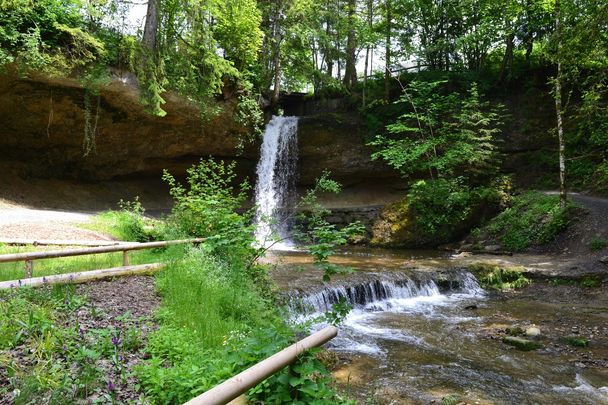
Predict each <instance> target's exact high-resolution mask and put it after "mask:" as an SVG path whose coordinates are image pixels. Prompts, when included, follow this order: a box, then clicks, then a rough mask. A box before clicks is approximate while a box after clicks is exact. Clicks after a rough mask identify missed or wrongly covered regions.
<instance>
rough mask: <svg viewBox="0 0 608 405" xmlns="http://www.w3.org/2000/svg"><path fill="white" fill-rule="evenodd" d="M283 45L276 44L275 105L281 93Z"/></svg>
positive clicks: (273, 91) (273, 98) (273, 97)
mask: <svg viewBox="0 0 608 405" xmlns="http://www.w3.org/2000/svg"><path fill="white" fill-rule="evenodd" d="M280 45H281V44H280V43H277V44H276V49H275V51H274V80H273V87H274V88H273V90H272V103H273V104H275V103H276V102H277V101H278V100H279V93H280V91H281V50H280V49H281V46H280Z"/></svg>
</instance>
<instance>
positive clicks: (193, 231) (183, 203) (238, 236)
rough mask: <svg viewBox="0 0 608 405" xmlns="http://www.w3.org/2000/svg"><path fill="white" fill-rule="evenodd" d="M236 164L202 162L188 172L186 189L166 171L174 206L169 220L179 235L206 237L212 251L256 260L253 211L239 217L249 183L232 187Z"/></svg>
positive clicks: (165, 176) (164, 176)
mask: <svg viewBox="0 0 608 405" xmlns="http://www.w3.org/2000/svg"><path fill="white" fill-rule="evenodd" d="M234 168H235V163H234V162H233V163H224V162H223V161H215V160H213V159H211V158H210V159H207V160H204V159H201V161H200V163H199V164H198V165H195V166H193V167H191V168H189V169H188V170H187V186H183V185H181V184H180V183H178V182H177V181H176V180H175V178H174V177H173V176H172V175H171V174H169V172H167V171H165V173H164V175H163V179H164V180H165V181H166V182H167V184H168V185H169V187H170V189H171V190H170V193H171V196H172V197H173V200H174V207H173V210H172V212H171V215H170V217H169V218H168V222H169V227H170V228H172V229H173V230H174V232H175V233H176V234H177V235H182V236H187V237H199V238H207V240H206V243H205V244H204V246H205V248H206V249H208V250H209V251H210V252H214V253H215V254H219V255H226V256H234V257H253V256H254V255H255V253H256V250H255V249H254V248H253V247H252V246H253V242H254V237H253V225H251V219H252V218H253V215H254V213H253V211H252V210H250V211H247V212H245V213H244V214H239V213H238V212H237V209H239V208H240V207H241V205H242V203H243V202H244V201H245V200H246V199H247V192H248V190H249V189H250V186H249V184H248V183H247V182H243V183H241V184H240V185H239V186H238V187H237V188H235V187H234V186H233V183H234V180H235V177H236V173H235V172H234Z"/></svg>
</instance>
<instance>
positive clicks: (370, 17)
mask: <svg viewBox="0 0 608 405" xmlns="http://www.w3.org/2000/svg"><path fill="white" fill-rule="evenodd" d="M373 23H374V0H367V26H368V28H369V30H370V32H371V29H372V24H373ZM370 51H371V46H370V44H369V43H368V44H367V46H366V47H365V67H364V68H363V107H365V103H366V99H365V97H366V95H367V94H366V93H367V77H368V75H367V71H368V68H369V70H371V61H370V56H372V57H373V55H370Z"/></svg>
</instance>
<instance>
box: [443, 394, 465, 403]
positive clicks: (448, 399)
mask: <svg viewBox="0 0 608 405" xmlns="http://www.w3.org/2000/svg"><path fill="white" fill-rule="evenodd" d="M461 402H462V397H461V396H460V395H458V394H449V395H446V396H445V397H443V398H441V404H442V405H456V404H459V403H461Z"/></svg>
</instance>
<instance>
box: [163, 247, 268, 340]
mask: <svg viewBox="0 0 608 405" xmlns="http://www.w3.org/2000/svg"><path fill="white" fill-rule="evenodd" d="M157 286H158V289H159V292H160V294H161V295H162V297H163V308H162V311H161V313H160V315H161V317H162V319H163V324H165V325H170V326H173V327H177V328H182V327H185V328H188V329H189V331H190V332H191V333H192V334H193V335H194V336H195V337H196V339H197V340H198V341H199V342H200V343H201V344H202V345H203V347H205V348H211V347H217V346H221V345H222V344H223V343H224V342H225V341H226V338H227V337H228V336H229V335H230V334H231V333H232V334H234V333H238V332H244V331H249V330H251V329H252V328H255V327H256V326H259V325H260V324H262V323H266V322H267V319H268V315H270V311H269V310H268V303H267V302H266V301H265V300H264V299H263V298H262V297H261V296H260V294H258V293H257V291H256V290H255V288H252V285H251V280H250V279H249V278H248V277H247V276H246V274H245V269H244V268H243V267H241V266H240V265H239V264H238V263H234V262H233V263H227V262H225V261H223V260H221V259H219V258H217V257H214V256H210V255H208V254H207V253H205V252H204V250H203V249H192V250H191V251H190V253H189V254H188V255H187V256H186V258H185V259H184V260H182V261H179V262H174V263H172V264H171V265H170V266H169V267H168V268H167V269H166V270H164V271H163V272H161V273H160V274H159V276H158V278H157Z"/></svg>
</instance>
